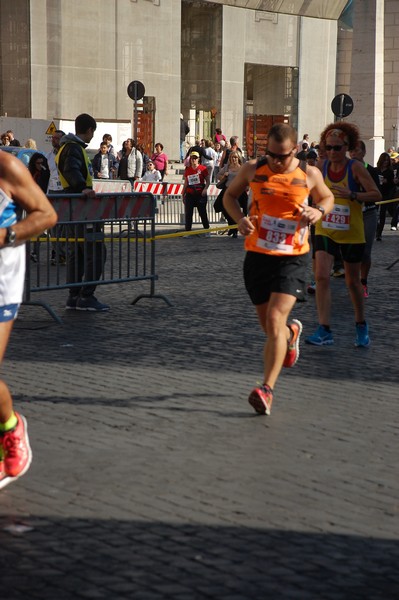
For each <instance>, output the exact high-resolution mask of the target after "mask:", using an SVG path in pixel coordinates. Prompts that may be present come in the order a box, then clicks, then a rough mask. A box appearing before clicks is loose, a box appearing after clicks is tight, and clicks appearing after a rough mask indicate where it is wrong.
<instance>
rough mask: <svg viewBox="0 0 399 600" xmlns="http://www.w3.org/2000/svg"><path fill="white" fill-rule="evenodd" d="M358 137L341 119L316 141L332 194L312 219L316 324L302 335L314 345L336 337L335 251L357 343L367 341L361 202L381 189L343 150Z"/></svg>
mask: <svg viewBox="0 0 399 600" xmlns="http://www.w3.org/2000/svg"><path fill="white" fill-rule="evenodd" d="M358 142H359V131H358V129H357V127H356V126H355V125H353V124H351V123H347V122H344V121H342V122H338V123H331V124H330V125H328V126H327V127H326V128H325V129H324V131H323V132H322V134H321V140H320V144H322V145H323V146H324V148H325V150H326V153H327V159H326V160H325V161H324V162H323V163H322V164H320V165H319V166H320V169H321V171H322V173H323V177H324V181H325V183H326V184H327V186H328V187H329V188H330V189H331V191H332V192H333V193H334V196H335V198H334V208H333V210H332V211H331V212H330V214H329V215H327V216H324V217H323V220H322V221H321V222H319V223H318V224H317V225H316V236H315V256H316V267H315V270H316V273H315V275H316V302H317V312H318V317H319V326H318V328H317V330H316V331H315V333H314V334H313V335H311V336H309V337H307V338H306V342H307V343H308V344H313V345H315V346H324V345H331V344H333V343H334V339H333V335H332V332H331V328H330V315H331V291H330V272H331V268H332V265H333V262H334V255H335V254H336V252H337V251H338V252H340V253H341V255H342V258H343V261H344V268H345V282H346V285H347V286H348V291H349V294H350V297H351V300H352V304H353V308H354V312H355V322H356V340H355V346H358V347H359V346H362V347H367V346H368V345H369V344H370V338H369V332H368V325H367V323H366V321H365V316H364V297H363V287H362V284H361V281H360V267H361V261H362V257H363V252H364V247H365V237H364V224H363V219H362V205H363V202H377V201H378V200H380V199H381V194H380V192H379V191H378V189H377V186H376V184H375V183H374V181H373V179H372V177H371V175H370V174H369V172H368V171H367V169H366V168H365V167H364V165H363V164H362V163H361V162H360V161H357V160H349V159H348V158H347V156H346V153H347V152H348V151H351V150H353V149H354V148H356V146H357V144H358ZM360 189H361V191H359V190H360Z"/></svg>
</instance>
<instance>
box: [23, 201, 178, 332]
mask: <svg viewBox="0 0 399 600" xmlns="http://www.w3.org/2000/svg"><path fill="white" fill-rule="evenodd" d="M48 198H49V200H50V201H51V203H52V205H53V206H54V208H55V210H56V212H57V214H58V223H57V225H56V226H55V227H54V228H53V229H52V230H51V231H48V232H47V233H46V234H45V235H42V236H40V237H38V238H36V239H35V240H31V241H30V242H29V243H28V244H27V265H26V275H25V292H24V300H23V303H24V304H31V305H32V304H33V305H39V306H42V307H43V308H45V309H46V310H47V311H48V313H49V314H50V315H51V316H52V317H53V318H54V319H55V320H56V321H57V322H61V319H60V318H59V317H58V316H57V315H56V314H55V312H54V311H53V310H52V308H51V307H50V306H49V305H48V304H47V303H46V302H44V300H42V299H40V300H37V301H32V295H33V294H37V293H42V292H46V291H51V290H63V289H73V288H78V287H81V286H82V283H81V282H79V281H78V282H73V279H74V275H76V274H78V275H82V273H81V271H83V273H84V285H95V286H99V285H108V284H111V283H126V282H133V281H143V280H148V281H149V283H150V292H149V294H140V295H138V296H137V297H136V298H135V299H134V300H133V301H132V304H136V302H138V301H139V300H140V299H141V298H161V299H163V300H164V301H165V302H166V303H167V304H168V305H169V306H170V305H171V303H170V302H169V300H168V298H167V297H166V296H164V295H160V294H155V281H156V280H157V279H158V275H157V274H156V269H155V210H156V208H155V207H156V201H155V198H154V196H153V195H152V194H151V193H144V192H143V193H120V194H97V195H96V196H95V197H94V198H87V197H85V196H84V195H81V194H56V195H49V196H48ZM79 258H81V259H82V260H79ZM78 278H79V279H80V277H78ZM71 280H72V282H71Z"/></svg>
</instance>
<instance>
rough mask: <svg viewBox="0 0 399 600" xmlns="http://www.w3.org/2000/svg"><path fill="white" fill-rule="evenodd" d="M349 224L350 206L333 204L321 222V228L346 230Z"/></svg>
mask: <svg viewBox="0 0 399 600" xmlns="http://www.w3.org/2000/svg"><path fill="white" fill-rule="evenodd" d="M350 224H351V209H350V206H343V205H342V204H334V208H333V210H332V211H331V212H330V213H328V215H326V216H325V217H323V220H322V222H321V226H322V227H323V229H336V230H340V231H347V230H348V229H349V228H350Z"/></svg>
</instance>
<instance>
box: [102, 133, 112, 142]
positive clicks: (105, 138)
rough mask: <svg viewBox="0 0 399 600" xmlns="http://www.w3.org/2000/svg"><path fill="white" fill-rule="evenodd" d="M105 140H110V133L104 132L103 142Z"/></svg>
mask: <svg viewBox="0 0 399 600" xmlns="http://www.w3.org/2000/svg"><path fill="white" fill-rule="evenodd" d="M105 140H109V141H110V142H112V135H111V134H110V133H104V135H103V142H105Z"/></svg>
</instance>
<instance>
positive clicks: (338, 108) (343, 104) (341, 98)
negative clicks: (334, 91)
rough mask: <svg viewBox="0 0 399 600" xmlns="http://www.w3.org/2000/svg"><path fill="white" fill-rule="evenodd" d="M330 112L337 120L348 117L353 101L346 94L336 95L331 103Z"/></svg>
mask: <svg viewBox="0 0 399 600" xmlns="http://www.w3.org/2000/svg"><path fill="white" fill-rule="evenodd" d="M331 110H332V111H333V113H334V115H335V116H336V117H338V118H339V119H343V118H344V117H348V116H349V115H350V114H351V112H352V110H353V100H352V98H351V97H350V96H348V94H338V95H337V96H335V98H333V100H332V102H331Z"/></svg>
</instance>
